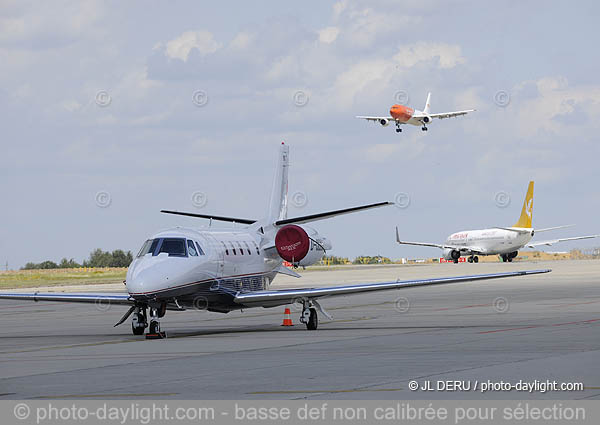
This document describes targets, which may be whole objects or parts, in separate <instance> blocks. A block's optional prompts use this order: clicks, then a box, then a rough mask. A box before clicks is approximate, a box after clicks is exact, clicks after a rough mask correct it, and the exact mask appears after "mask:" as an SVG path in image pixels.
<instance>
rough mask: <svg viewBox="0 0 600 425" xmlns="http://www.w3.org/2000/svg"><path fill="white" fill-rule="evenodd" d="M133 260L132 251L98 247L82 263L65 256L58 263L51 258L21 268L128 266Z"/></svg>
mask: <svg viewBox="0 0 600 425" xmlns="http://www.w3.org/2000/svg"><path fill="white" fill-rule="evenodd" d="M132 261H133V254H132V253H131V251H127V252H125V251H123V250H122V249H115V250H114V251H113V252H109V251H102V250H101V249H100V248H98V249H95V250H94V251H92V253H91V254H90V258H89V259H88V260H84V261H83V263H81V264H79V263H78V262H77V261H75V260H74V259H72V258H71V259H67V258H63V259H62V260H60V263H58V264H57V263H55V262H54V261H50V260H47V261H43V262H41V263H27V264H25V266H23V267H21V270H34V269H74V268H78V267H127V266H129V264H130V263H131V262H132Z"/></svg>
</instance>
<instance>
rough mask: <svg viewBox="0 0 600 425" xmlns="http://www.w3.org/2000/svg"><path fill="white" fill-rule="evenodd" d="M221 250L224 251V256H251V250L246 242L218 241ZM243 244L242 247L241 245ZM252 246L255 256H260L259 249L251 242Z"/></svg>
mask: <svg viewBox="0 0 600 425" xmlns="http://www.w3.org/2000/svg"><path fill="white" fill-rule="evenodd" d="M220 242H221V245H222V246H223V249H224V250H225V255H238V253H239V255H252V249H251V247H250V244H249V243H248V242H246V241H241V242H239V241H226V242H223V241H220ZM242 244H243V245H242ZM252 244H253V245H254V249H255V250H256V255H260V249H259V248H258V245H257V244H256V242H254V241H252Z"/></svg>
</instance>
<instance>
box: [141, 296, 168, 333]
mask: <svg viewBox="0 0 600 425" xmlns="http://www.w3.org/2000/svg"><path fill="white" fill-rule="evenodd" d="M166 310H167V305H166V304H162V305H161V306H160V307H159V308H155V307H152V308H150V328H149V329H148V333H147V334H146V339H163V338H166V337H167V334H166V332H161V330H160V318H161V317H163V316H164V315H165V313H166Z"/></svg>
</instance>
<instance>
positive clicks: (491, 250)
mask: <svg viewBox="0 0 600 425" xmlns="http://www.w3.org/2000/svg"><path fill="white" fill-rule="evenodd" d="M532 217H533V182H532V181H531V182H529V187H528V188H527V194H526V195H525V201H524V202H523V209H522V211H521V217H520V218H519V221H517V223H516V224H515V225H514V226H512V227H492V228H489V229H483V230H463V231H461V232H457V233H453V234H451V235H450V236H448V238H447V239H446V242H444V243H442V244H436V243H427V242H406V241H402V240H400V234H399V232H398V227H396V241H397V242H398V243H399V244H401V245H416V246H432V247H436V248H440V249H442V250H443V251H444V254H443V256H444V258H445V259H446V260H453V261H454V263H458V259H459V258H460V257H461V256H468V261H469V263H477V262H478V261H479V257H478V255H500V258H502V261H503V262H512V260H513V258H515V257H516V256H517V255H518V254H519V249H521V248H535V247H537V246H542V245H547V246H550V245H553V244H555V243H558V242H564V241H573V240H579V239H591V238H596V237H598V236H600V235H588V236H575V237H570V238H560V239H551V240H546V241H540V242H533V243H529V241H530V240H531V238H533V236H534V234H535V233H540V232H547V231H549V230H556V229H562V228H565V227H571V226H572V225H567V226H557V227H548V228H546V229H535V230H534V229H533V227H532Z"/></svg>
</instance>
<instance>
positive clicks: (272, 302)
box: [233, 269, 551, 307]
mask: <svg viewBox="0 0 600 425" xmlns="http://www.w3.org/2000/svg"><path fill="white" fill-rule="evenodd" d="M550 271H551V270H549V269H542V270H526V271H517V272H505V273H492V274H480V275H471V276H456V277H441V278H434V279H419V280H404V281H395V282H380V283H364V284H358V285H348V286H332V287H328V288H327V287H326V288H305V289H285V290H280V291H259V292H250V293H238V294H237V295H236V296H235V298H234V299H233V301H234V302H235V303H237V304H240V305H243V306H246V307H275V306H278V305H283V304H291V303H294V302H296V301H297V300H303V299H308V300H312V299H316V298H322V297H334V296H344V295H353V294H359V293H363V292H373V291H385V290H391V289H405V288H413V287H416V286H434V285H441V284H445V283H459V282H474V281H479V280H488V279H500V278H505V277H515V276H527V275H533V274H540V273H548V272H550Z"/></svg>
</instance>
